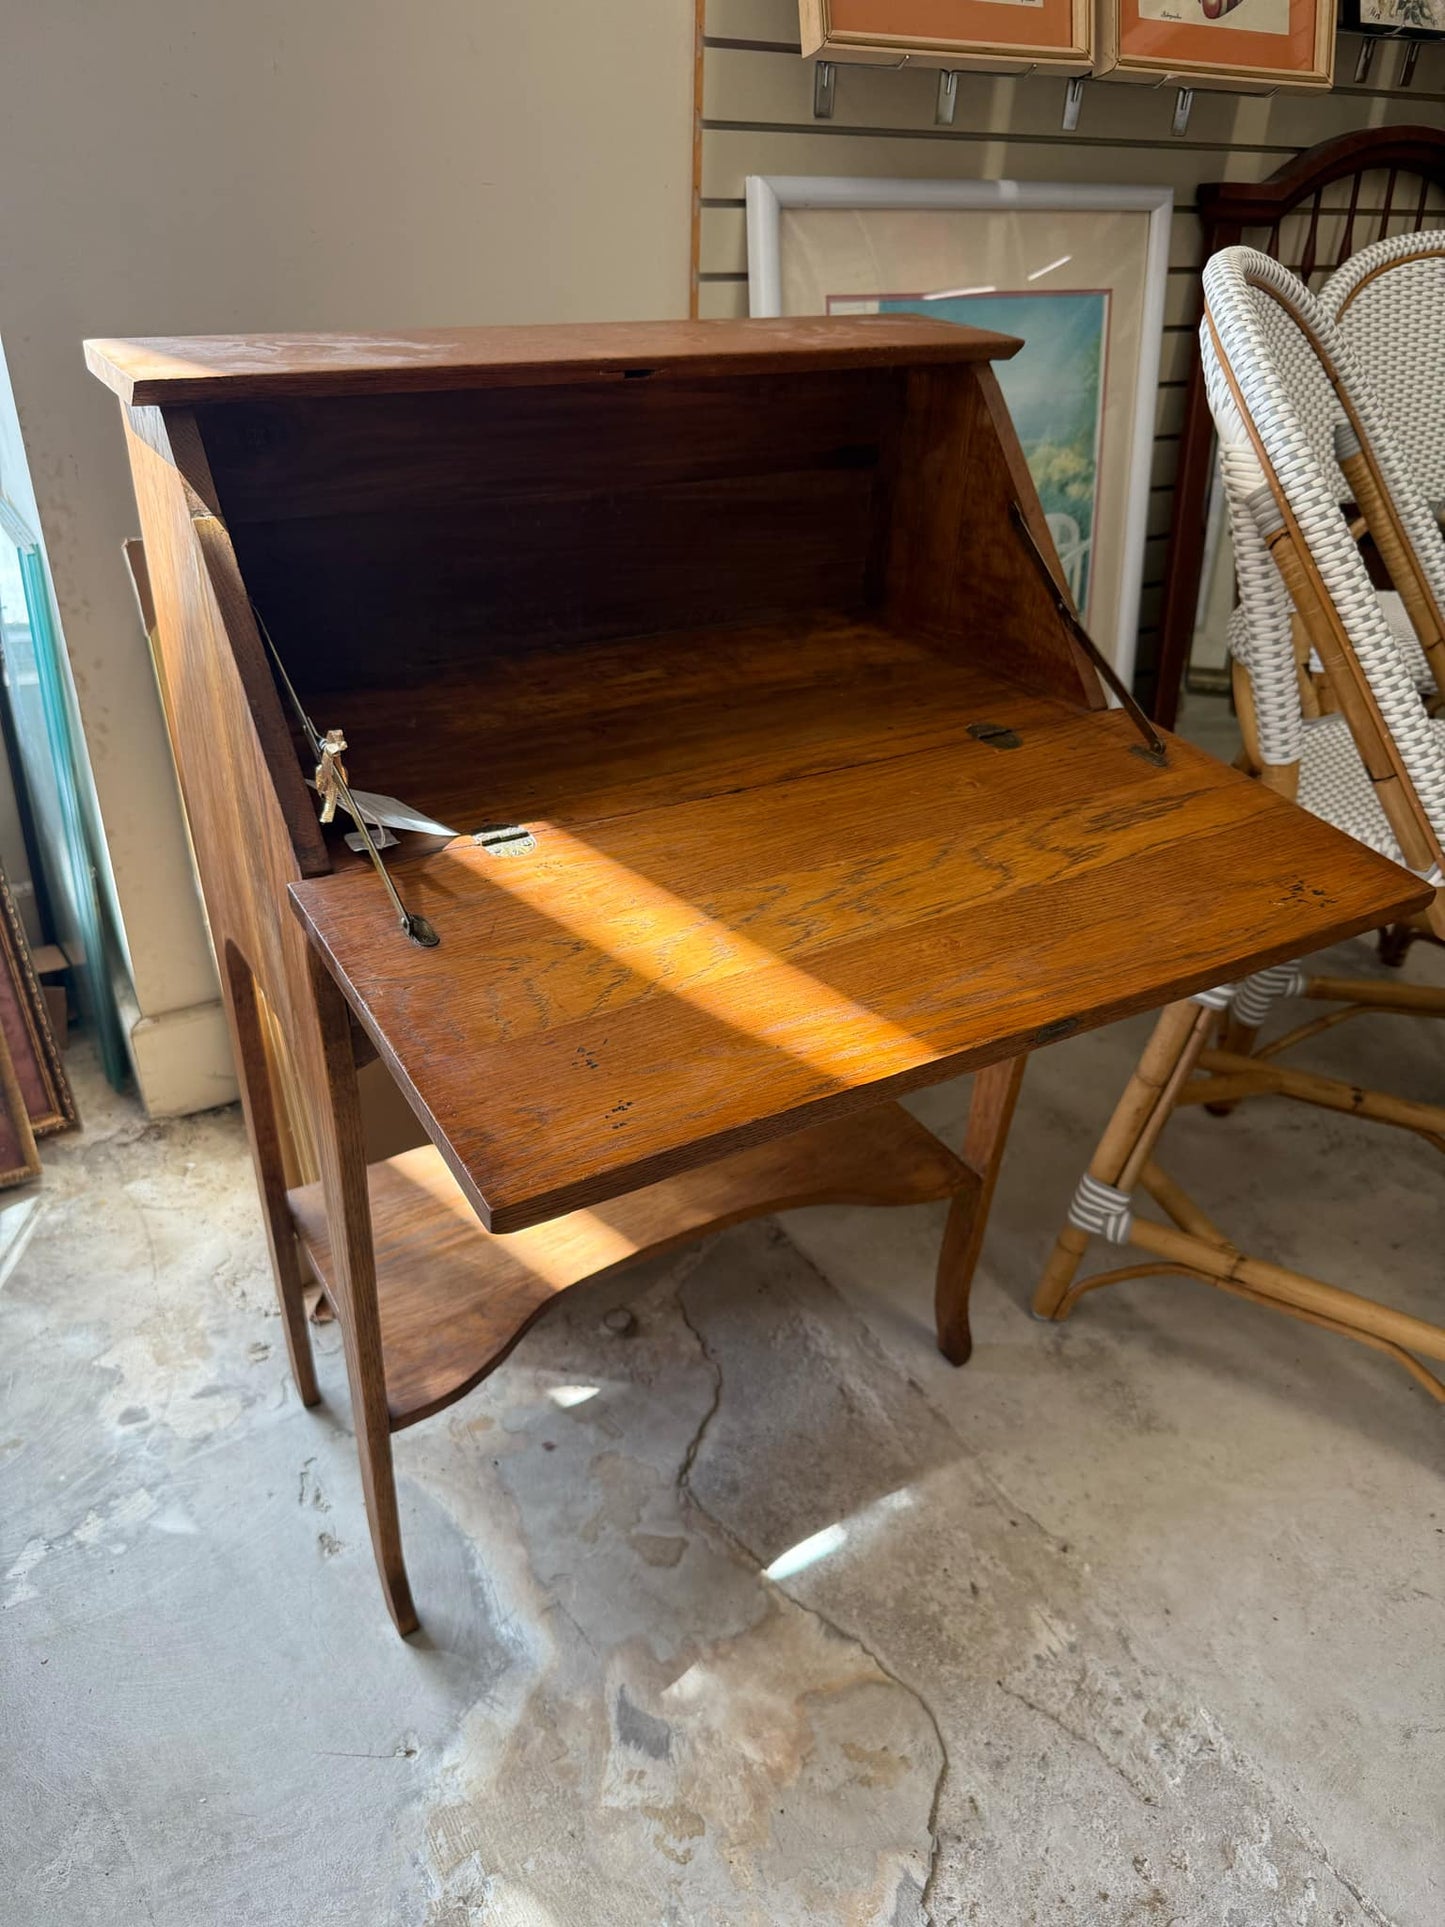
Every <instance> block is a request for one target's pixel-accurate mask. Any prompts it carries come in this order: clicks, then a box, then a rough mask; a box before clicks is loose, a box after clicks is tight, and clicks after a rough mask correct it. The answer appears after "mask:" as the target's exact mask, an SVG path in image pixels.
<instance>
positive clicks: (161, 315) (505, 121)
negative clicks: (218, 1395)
mask: <svg viewBox="0 0 1445 1927" xmlns="http://www.w3.org/2000/svg"><path fill="white" fill-rule="evenodd" d="M3 40H4V56H5V58H4V68H5V72H4V77H3V79H0V339H3V341H4V344H5V349H6V352H7V354H8V356H9V360H10V365H11V372H12V376H13V379H14V385H15V391H16V398H17V402H18V405H19V410H20V417H21V422H22V425H23V428H24V432H25V439H26V444H27V448H28V451H29V458H30V465H31V469H32V473H33V476H34V482H35V492H36V497H37V501H38V506H39V512H40V518H41V522H42V525H43V529H44V534H45V539H46V544H47V548H48V551H49V555H50V562H51V567H52V570H53V572H54V576H55V583H56V592H57V598H58V601H59V606H60V614H61V619H62V622H63V624H64V629H65V636H66V642H67V645H68V648H69V650H70V655H71V661H72V665H73V668H74V674H75V681H76V687H77V691H78V694H79V699H80V706H81V713H82V716H83V719H84V723H85V729H86V736H87V740H88V744H89V750H90V755H91V760H92V764H93V767H94V773H95V781H96V789H97V793H98V795H99V799H100V807H101V812H102V816H103V819H104V823H105V830H106V836H107V840H108V843H109V846H110V850H111V855H112V860H113V863H114V868H115V881H116V890H117V896H118V900H119V903H120V907H121V912H122V915H123V917H124V921H125V934H126V940H127V943H128V946H129V952H130V959H131V965H132V971H133V980H134V994H135V1009H134V1011H133V1012H132V1017H133V1020H134V1023H135V1028H134V1032H133V1044H134V1049H135V1052H136V1055H137V1059H138V1069H139V1071H140V1075H141V1081H142V1085H143V1088H144V1091H145V1095H146V1097H147V1100H148V1102H149V1103H150V1104H151V1106H152V1107H153V1108H154V1109H156V1110H158V1111H177V1110H188V1109H195V1108H199V1107H200V1106H202V1105H204V1104H207V1103H216V1102H220V1101H223V1100H224V1099H225V1098H226V1097H227V1096H229V1095H230V1085H229V1081H228V1070H227V1061H226V1055H225V1050H224V1043H223V1031H222V1027H221V1025H220V1016H219V1008H218V1006H217V1005H216V1002H215V999H216V985H215V977H214V971H213V967H212V964H211V960H210V956H209V952H208V947H207V944H206V941H205V935H204V927H203V923H202V919H201V915H200V911H199V907H198V904H197V900H196V896H195V891H194V887H193V884H192V879H191V874H190V867H189V859H188V856H187V852H186V847H185V841H184V833H183V829H182V824H181V818H180V813H179V807H178V803H177V798H176V793H175V782H174V776H173V773H172V769H171V762H170V756H169V751H168V748H167V745H166V742H165V737H164V731H163V727H162V723H161V719H160V713H159V708H158V704H157V700H156V694H155V689H154V685H153V681H152V676H151V670H150V666H149V661H148V658H147V654H146V651H145V648H144V644H143V642H142V639H141V638H140V636H139V633H138V630H137V623H136V616H135V611H134V606H133V603H132V600H131V597H130V593H129V589H128V586H127V581H126V577H125V573H124V569H123V565H122V561H121V554H120V544H121V541H122V539H123V538H124V537H125V536H126V535H129V534H131V533H133V532H134V530H135V512H134V508H133V506H132V501H131V494H130V486H129V480H128V477H127V473H126V468H125V461H124V455H123V449H122V442H121V435H120V427H119V423H118V421H117V419H116V413H115V404H114V401H113V399H112V398H111V397H110V396H109V395H108V394H106V393H105V391H104V390H102V389H101V388H100V386H99V385H98V384H97V383H96V382H94V381H92V380H91V379H90V378H89V377H88V376H87V375H86V373H85V370H84V366H83V363H82V361H81V355H80V343H81V340H82V338H83V337H85V336H87V335H132V334H147V333H168V334H171V333H174V334H184V333H205V332H208V331H229V330H233V329H272V328H323V329H324V328H372V327H375V328H390V327H407V326H421V325H426V324H447V323H453V322H459V321H527V320H536V321H545V320H559V319H582V318H607V317H630V316H657V315H676V314H681V313H684V312H685V311H686V304H687V247H688V208H689V166H690V141H691V68H692V52H693V47H692V7H691V4H690V0H611V4H609V5H607V6H605V7H599V6H584V5H581V4H578V3H577V0H501V3H499V0H420V4H412V5H410V6H397V5H395V4H391V5H386V6H382V5H379V4H376V0H301V4H297V0H284V3H283V0H246V3H245V4H243V5H235V4H230V3H229V0H185V3H184V4H183V0H130V3H129V4H127V5H125V6H119V5H110V6H103V5H97V4H96V3H95V0H45V3H44V4H43V5H39V6H27V7H20V6H17V7H12V8H10V9H8V10H7V12H6V20H5V27H4V34H3Z"/></svg>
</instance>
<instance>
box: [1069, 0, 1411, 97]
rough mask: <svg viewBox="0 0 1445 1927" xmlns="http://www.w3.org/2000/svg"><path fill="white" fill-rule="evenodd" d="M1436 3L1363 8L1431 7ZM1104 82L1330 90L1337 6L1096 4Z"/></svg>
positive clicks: (1184, 0)
mask: <svg viewBox="0 0 1445 1927" xmlns="http://www.w3.org/2000/svg"><path fill="white" fill-rule="evenodd" d="M1432 3H1436V4H1438V3H1439V0H1364V4H1367V5H1390V4H1399V5H1426V4H1432ZM1097 41H1098V44H1097V52H1098V59H1097V63H1096V65H1095V69H1094V71H1095V73H1096V75H1097V76H1098V77H1099V78H1100V79H1102V80H1135V81H1142V82H1144V83H1145V84H1146V85H1151V86H1157V85H1158V84H1159V83H1160V82H1161V81H1171V80H1177V81H1179V82H1180V83H1181V84H1182V85H1184V86H1188V87H1225V88H1228V89H1230V90H1231V91H1232V92H1240V93H1272V92H1273V91H1274V90H1275V89H1276V88H1278V87H1328V86H1330V85H1331V83H1332V82H1333V80H1334V75H1335V0H1099V22H1098V36H1097Z"/></svg>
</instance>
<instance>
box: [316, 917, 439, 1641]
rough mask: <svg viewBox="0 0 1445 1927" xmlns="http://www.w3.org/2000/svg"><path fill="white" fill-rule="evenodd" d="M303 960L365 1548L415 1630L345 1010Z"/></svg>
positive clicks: (397, 1610) (398, 1619) (322, 970)
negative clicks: (315, 1032) (367, 1533)
mask: <svg viewBox="0 0 1445 1927" xmlns="http://www.w3.org/2000/svg"><path fill="white" fill-rule="evenodd" d="M309 964H310V969H311V977H312V984H313V987H314V991H315V997H316V1011H317V1017H318V1020H319V1025H320V1036H321V1049H322V1057H323V1061H324V1067H325V1077H326V1090H325V1092H323V1093H320V1097H321V1101H322V1102H323V1103H327V1104H328V1105H329V1107H330V1111H331V1122H332V1125H333V1127H334V1129H333V1131H332V1132H327V1133H324V1134H323V1135H322V1142H321V1144H320V1145H319V1147H318V1149H319V1150H320V1162H321V1187H322V1197H323V1199H324V1201H325V1205H326V1218H327V1229H328V1232H329V1234H330V1239H331V1253H332V1267H333V1278H334V1282H335V1284H336V1286H337V1290H336V1294H335V1296H336V1299H337V1300H338V1302H336V1303H335V1305H334V1307H333V1308H334V1310H335V1312H336V1315H337V1321H338V1323H339V1324H340V1326H341V1335H342V1341H343V1344H344V1346H345V1351H346V1376H347V1380H348V1382H349V1384H350V1387H351V1410H352V1417H353V1421H354V1423H355V1426H356V1448H357V1452H358V1454H359V1456H360V1459H361V1483H362V1489H363V1491H364V1492H365V1495H366V1516H367V1521H368V1523H369V1525H370V1527H371V1544H372V1550H373V1552H374V1553H375V1555H376V1567H377V1572H378V1573H379V1575H380V1577H381V1589H382V1592H383V1594H384V1595H385V1598H386V1605H387V1611H388V1612H389V1613H390V1614H391V1617H392V1620H393V1621H394V1623H395V1625H396V1629H397V1631H398V1632H399V1633H400V1634H401V1635H402V1636H403V1638H405V1636H406V1635H407V1634H408V1633H413V1632H415V1631H416V1629H417V1626H418V1624H419V1623H420V1622H419V1621H418V1619H417V1615H416V1608H415V1606H414V1605H413V1604H412V1597H411V1586H410V1583H409V1582H408V1579H407V1576H406V1562H405V1560H404V1559H403V1557H402V1549H401V1521H400V1518H399V1516H398V1513H397V1504H396V1475H395V1471H394V1468H393V1465H392V1455H391V1419H390V1415H389V1413H388V1411H387V1404H386V1369H385V1364H384V1360H383V1353H382V1344H381V1315H380V1310H379V1308H378V1304H377V1295H376V1255H375V1252H374V1250H373V1247H372V1238H371V1204H370V1199H369V1196H368V1192H367V1184H366V1153H365V1146H364V1139H363V1135H362V1125H361V1102H360V1097H359V1093H358V1090H357V1083H356V1064H355V1060H354V1058H353V1055H352V1047H351V1033H350V1020H349V1018H348V1015H347V1010H346V1004H345V1002H344V1000H343V999H342V996H341V992H340V991H339V990H338V989H337V987H336V985H335V983H334V982H333V981H332V978H331V976H330V975H329V973H328V972H327V970H326V967H325V965H324V964H322V963H321V962H320V960H319V959H318V958H317V957H316V956H315V955H314V954H312V955H311V956H310V958H309Z"/></svg>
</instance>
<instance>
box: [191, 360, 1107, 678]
mask: <svg viewBox="0 0 1445 1927" xmlns="http://www.w3.org/2000/svg"><path fill="white" fill-rule="evenodd" d="M196 423H197V428H198V431H199V434H200V437H201V440H202V443H203V445H204V448H205V454H206V459H207V462H208V465H209V470H210V474H211V476H212V477H213V479H214V487H215V491H216V500H217V503H218V506H219V508H220V511H221V514H222V516H223V518H224V520H225V522H226V525H227V527H228V529H229V530H230V533H231V537H232V541H233V542H234V545H235V550H236V555H237V559H238V562H239V565H240V568H241V572H242V574H243V576H244V578H245V581H246V584H247V587H248V589H249V591H250V593H251V595H252V596H253V597H254V599H255V601H256V603H257V605H258V607H259V608H260V609H261V610H262V612H263V614H264V616H265V618H266V621H267V623H268V625H269V626H270V628H271V630H272V632H273V634H274V635H275V636H276V639H277V641H278V643H279V644H280V645H281V648H282V651H283V654H284V655H285V657H286V660H287V662H288V665H289V666H290V668H291V672H292V674H293V676H294V677H295V679H296V681H297V683H298V686H299V687H300V688H301V689H302V690H303V691H308V690H311V691H314V690H319V689H325V690H327V691H328V692H336V691H340V690H344V689H346V688H356V689H367V688H370V689H375V688H381V687H396V686H398V685H402V684H405V683H406V682H407V681H408V680H411V679H416V680H424V679H432V678H435V677H439V676H442V677H450V676H454V675H456V674H457V673H458V672H463V671H467V670H475V671H476V672H477V673H478V674H480V675H483V676H484V675H485V671H486V662H487V658H488V654H489V652H491V651H495V650H505V651H508V652H515V650H516V649H518V648H519V647H521V648H528V647H536V648H539V649H542V648H545V649H547V650H549V651H553V650H556V649H557V648H559V647H560V648H564V649H570V648H576V649H585V648H586V647H587V646H588V645H589V644H594V643H599V642H605V641H609V640H615V639H617V638H619V637H625V636H635V635H643V634H655V635H657V636H658V637H659V638H660V640H659V645H658V646H659V649H660V650H661V649H665V648H666V647H667V644H666V643H665V642H663V641H662V640H661V638H663V637H666V636H667V635H669V634H677V636H678V642H677V646H679V647H683V648H685V647H687V646H688V645H687V641H686V633H685V632H687V631H690V630H695V629H698V628H703V627H717V626H720V625H728V624H742V623H757V622H774V621H780V620H785V619H787V618H789V617H798V618H806V617H813V616H817V615H819V614H835V615H840V616H844V617H850V616H854V615H865V614H880V613H883V612H885V611H886V612H887V615H888V617H889V619H891V620H895V621H897V622H898V624H899V625H900V626H901V627H904V628H907V629H909V630H912V631H915V632H918V633H921V634H924V635H926V636H927V637H928V638H929V639H930V640H931V641H933V642H935V643H937V644H938V645H939V646H940V647H942V648H943V649H945V650H946V651H947V653H948V654H949V655H950V656H951V657H952V658H953V659H955V660H960V661H974V662H977V663H979V664H980V665H987V666H988V667H990V668H992V669H993V670H995V671H996V672H1001V673H1003V674H1005V675H1009V676H1012V677H1013V678H1015V679H1016V680H1018V681H1020V682H1022V683H1023V684H1025V685H1026V686H1028V687H1032V688H1037V689H1040V690H1042V691H1046V692H1047V693H1049V694H1053V695H1058V696H1062V697H1065V698H1066V699H1072V700H1075V701H1081V702H1083V703H1085V704H1086V705H1089V706H1093V705H1094V704H1095V703H1096V702H1097V701H1098V700H1099V699H1098V696H1097V692H1096V690H1095V688H1094V686H1093V682H1092V676H1091V674H1090V672H1088V671H1087V670H1084V669H1081V667H1080V665H1079V663H1078V662H1077V660H1076V658H1075V653H1074V650H1073V645H1072V644H1071V642H1070V641H1069V639H1068V638H1067V636H1066V634H1065V633H1064V631H1063V629H1062V625H1061V624H1060V623H1059V621H1058V618H1057V615H1056V614H1055V612H1054V611H1053V610H1052V608H1051V607H1050V606H1049V602H1048V598H1047V595H1046V594H1045V593H1044V592H1043V590H1042V588H1041V585H1040V584H1039V583H1038V582H1037V580H1036V579H1034V578H1033V577H1032V572H1031V569H1030V565H1029V562H1028V559H1027V557H1025V556H1024V555H1023V554H1022V552H1021V551H1020V548H1019V544H1018V538H1017V536H1016V534H1015V532H1014V531H1013V529H1012V528H1011V527H1010V526H1009V524H1008V519H1007V517H1008V504H1009V501H1010V500H1011V499H1013V498H1014V497H1018V498H1019V499H1021V500H1022V501H1023V503H1024V505H1025V507H1026V509H1028V510H1030V511H1031V512H1032V513H1033V518H1034V520H1035V524H1036V526H1037V528H1038V530H1039V533H1040V539H1041V541H1042V542H1043V543H1044V545H1045V547H1047V541H1048V538H1047V532H1046V530H1045V528H1044V524H1043V518H1042V516H1041V515H1040V514H1038V512H1037V503H1036V501H1035V498H1034V494H1033V489H1032V485H1031V483H1030V482H1029V480H1028V475H1027V470H1026V469H1025V467H1024V465H1023V462H1022V460H1021V458H1017V459H1016V457H1017V444H1016V442H1014V439H1013V431H1012V427H1011V425H1010V424H1009V422H1008V418H1007V414H1006V412H1004V411H1003V408H1002V403H1001V401H1000V400H999V399H998V391H997V386H996V384H995V383H994V381H993V377H992V373H991V370H990V369H989V368H988V366H987V364H986V363H980V364H977V366H975V365H974V364H961V365H956V366H947V365H945V366H940V367H931V368H926V369H910V368H909V367H907V366H901V367H893V368H889V367H884V368H876V367H861V368H857V369H837V368H821V369H810V368H809V367H808V366H807V365H806V364H803V365H800V366H798V367H796V368H791V369H789V370H788V371H787V372H786V373H779V374H769V373H761V374H759V373H754V374H747V375H739V376H734V377H718V376H708V377H697V376H690V375H687V374H679V373H674V372H671V371H668V370H658V371H652V372H649V371H646V370H644V371H641V373H640V374H639V375H638V377H637V378H635V379H630V378H627V377H625V376H624V377H622V378H618V377H617V376H615V375H612V376H608V377H606V378H602V379H597V378H593V379H591V380H583V381H578V382H575V383H565V384H549V385H546V386H541V387H536V388H526V387H523V388H516V387H513V388H502V389H478V390H464V391H460V392H457V393H452V394H428V393H423V394H403V395H357V396H350V397H335V398H298V399H294V400H292V399H263V400H252V401H239V402H234V403H213V404H207V405H203V406H201V407H199V408H198V409H197V410H196Z"/></svg>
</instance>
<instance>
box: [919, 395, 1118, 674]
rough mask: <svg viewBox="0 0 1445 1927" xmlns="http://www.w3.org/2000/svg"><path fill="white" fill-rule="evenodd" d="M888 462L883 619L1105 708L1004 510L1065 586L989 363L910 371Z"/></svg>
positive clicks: (988, 665) (998, 670) (985, 664)
mask: <svg viewBox="0 0 1445 1927" xmlns="http://www.w3.org/2000/svg"><path fill="white" fill-rule="evenodd" d="M890 466H891V471H892V472H891V476H890V481H891V488H890V491H889V495H890V512H889V520H888V531H887V537H886V544H885V548H886V561H885V563H884V583H883V597H884V607H885V609H886V611H887V614H888V616H889V618H890V619H891V620H892V621H893V622H894V623H896V624H897V625H898V626H899V627H900V628H903V629H906V630H907V631H909V632H910V633H914V634H922V635H926V636H929V637H931V638H932V639H933V640H934V641H935V642H937V643H939V644H941V645H943V646H944V647H945V648H946V650H947V652H948V654H949V655H950V656H951V657H952V658H954V659H955V660H957V661H959V662H963V663H967V664H969V665H970V666H972V667H975V668H978V669H983V670H987V671H990V672H991V673H993V674H994V675H1000V676H1006V677H1008V678H1009V679H1010V680H1011V681H1013V682H1016V683H1019V684H1021V685H1022V686H1023V687H1024V688H1026V689H1031V690H1034V691H1036V692H1037V693H1038V694H1040V695H1046V696H1056V697H1059V698H1060V699H1062V700H1063V701H1065V702H1070V703H1078V704H1082V705H1083V706H1084V707H1085V708H1087V709H1102V708H1103V707H1104V695H1103V691H1102V690H1101V688H1100V686H1099V680H1098V677H1097V676H1096V674H1095V672H1094V670H1093V668H1092V666H1091V665H1090V664H1089V663H1088V662H1086V661H1085V659H1084V657H1083V656H1082V654H1081V653H1080V651H1079V649H1078V647H1077V645H1076V644H1075V643H1074V641H1073V638H1072V637H1071V636H1070V635H1069V632H1068V630H1067V629H1066V628H1065V626H1064V624H1063V622H1062V621H1061V620H1060V618H1059V614H1058V611H1057V610H1056V609H1055V608H1054V606H1053V603H1052V602H1051V600H1050V598H1049V593H1048V590H1047V588H1046V587H1045V585H1044V584H1043V583H1042V582H1041V581H1040V580H1039V576H1038V573H1037V569H1036V566H1035V564H1034V562H1033V559H1032V557H1031V556H1030V555H1029V554H1028V553H1027V551H1026V550H1025V548H1024V546H1023V543H1022V542H1021V540H1020V538H1019V534H1018V531H1017V530H1016V529H1015V528H1014V527H1013V524H1012V522H1011V521H1010V518H1009V508H1010V504H1011V503H1013V502H1017V503H1018V505H1019V507H1020V508H1021V509H1022V510H1023V512H1024V515H1025V516H1026V517H1027V519H1028V524H1029V527H1030V529H1031V530H1032V531H1033V534H1034V539H1035V541H1036V542H1037V543H1038V545H1039V547H1040V549H1041V550H1042V551H1043V553H1044V554H1045V555H1046V556H1047V557H1049V559H1050V561H1051V562H1052V563H1053V567H1054V572H1055V575H1056V576H1057V577H1058V580H1059V582H1060V584H1061V585H1062V583H1063V580H1064V578H1063V571H1062V569H1060V567H1059V565H1058V561H1057V557H1056V556H1055V553H1054V544H1053V538H1052V536H1051V535H1050V534H1049V530H1048V523H1047V521H1046V520H1045V518H1044V512H1043V508H1042V506H1041V505H1040V503H1039V498H1038V493H1037V491H1036V490H1035V488H1034V484H1033V481H1032V478H1031V477H1030V475H1029V471H1028V464H1027V463H1026V462H1025V460H1024V456H1023V450H1022V449H1021V448H1020V447H1019V441H1018V436H1017V435H1016V434H1015V432H1014V426H1013V422H1012V421H1011V420H1010V418H1009V413H1008V407H1007V405H1006V403H1005V402H1004V399H1003V396H1002V393H1001V392H1000V390H999V386H998V379H997V377H996V376H995V374H994V372H993V370H992V368H990V367H987V366H981V367H977V368H973V367H961V368H915V369H914V370H912V372H911V373H910V375H909V377H908V386H907V396H906V402H905V405H904V411H903V416H902V420H901V423H900V425H899V429H898V433H897V438H896V442H895V444H894V446H893V447H892V449H891V451H890ZM1065 593H1066V594H1067V590H1065Z"/></svg>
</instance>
